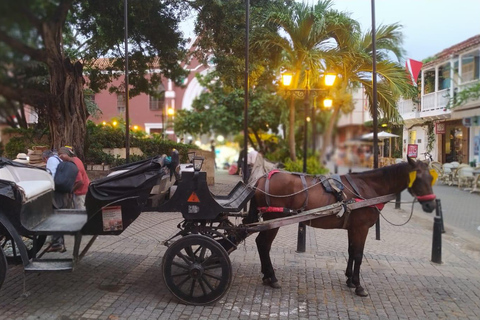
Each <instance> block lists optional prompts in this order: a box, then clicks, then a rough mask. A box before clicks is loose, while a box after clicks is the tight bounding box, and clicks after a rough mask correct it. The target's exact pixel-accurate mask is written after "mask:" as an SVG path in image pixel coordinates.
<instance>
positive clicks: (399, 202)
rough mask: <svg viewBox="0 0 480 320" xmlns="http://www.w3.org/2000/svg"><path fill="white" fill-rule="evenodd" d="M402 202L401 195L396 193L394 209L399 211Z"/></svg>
mask: <svg viewBox="0 0 480 320" xmlns="http://www.w3.org/2000/svg"><path fill="white" fill-rule="evenodd" d="M401 202H402V193H401V192H399V193H397V197H396V198H395V209H400V204H401Z"/></svg>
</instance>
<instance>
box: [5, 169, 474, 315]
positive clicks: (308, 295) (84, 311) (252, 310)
mask: <svg viewBox="0 0 480 320" xmlns="http://www.w3.org/2000/svg"><path fill="white" fill-rule="evenodd" d="M239 179H240V178H239V177H238V176H229V175H227V174H226V172H222V171H217V174H216V184H215V186H214V187H212V188H211V190H212V191H213V192H219V193H226V192H227V191H228V190H229V188H232V187H233V184H234V183H235V182H236V181H238V180H239ZM407 209H408V210H409V207H407V206H406V205H404V206H402V210H396V209H394V205H393V204H388V205H387V206H386V207H385V209H384V210H383V211H382V216H383V217H384V218H382V220H381V240H380V241H377V240H375V229H374V228H372V229H371V231H370V233H369V235H368V239H367V243H366V245H365V258H364V260H363V264H362V271H361V281H362V284H363V285H364V287H365V288H366V290H368V292H369V293H370V296H369V297H366V298H361V297H358V296H356V295H355V294H354V291H353V289H349V288H348V287H347V286H346V285H345V276H344V270H345V268H346V259H347V234H346V232H345V231H344V230H320V229H313V228H307V249H306V252H305V253H296V252H295V250H296V238H297V226H296V225H290V226H286V227H283V228H281V229H280V231H279V233H278V236H277V238H276V239H275V241H274V243H273V247H272V252H271V257H272V261H273V263H274V267H275V269H276V273H277V277H278V278H279V280H280V281H281V283H282V288H281V289H277V290H275V289H272V288H270V287H266V286H263V285H262V283H261V277H262V275H261V272H260V261H259V258H258V254H257V250H256V245H255V237H256V236H255V235H252V236H251V237H249V238H247V239H246V241H245V243H244V244H242V245H241V246H240V247H239V248H238V249H237V250H236V251H235V252H233V253H232V254H231V255H230V259H231V262H232V268H233V281H232V285H231V288H230V290H229V292H228V293H227V294H226V295H225V296H224V297H223V298H222V299H221V300H220V301H219V302H217V303H216V304H214V305H212V306H206V307H198V306H197V307H195V306H186V305H183V304H180V303H178V301H177V300H176V299H175V298H173V296H172V295H171V294H170V292H169V291H168V290H167V288H166V287H165V285H164V284H163V280H162V274H161V264H162V257H163V255H164V253H165V250H166V247H165V246H163V245H162V244H161V242H162V241H163V240H165V239H167V238H169V237H170V236H171V235H173V234H174V233H175V232H176V230H177V227H176V226H177V224H178V223H179V222H181V220H182V218H181V216H180V215H179V214H178V213H161V214H159V213H157V212H146V213H143V214H142V215H141V216H140V217H139V218H138V219H137V220H136V221H135V222H134V223H133V224H132V225H131V226H130V227H129V228H128V229H127V230H126V231H125V232H124V233H122V234H121V235H120V236H101V237H99V239H98V240H97V242H96V243H95V244H94V245H93V247H92V248H91V250H90V252H89V253H88V254H87V255H86V256H85V258H84V259H83V260H82V261H81V262H80V263H79V265H78V267H77V268H76V270H75V271H74V272H73V273H48V274H47V273H43V274H39V275H38V274H27V275H26V277H25V278H26V290H27V292H28V293H29V295H28V296H27V297H24V296H22V293H23V272H22V269H21V268H20V267H14V268H11V269H10V270H9V272H8V274H7V280H6V282H5V283H4V285H3V287H2V289H0V319H65V320H66V319H109V320H114V319H189V320H190V319H191V320H194V319H479V318H480V271H479V268H478V266H479V265H480V251H479V248H480V241H478V239H477V241H476V242H475V241H472V242H470V241H467V240H465V239H464V238H460V237H456V236H454V235H452V234H450V233H448V232H447V234H444V235H443V238H442V241H443V243H442V245H443V246H442V260H443V263H442V264H435V263H432V262H431V261H430V259H431V248H432V225H433V219H432V218H431V216H427V218H425V217H422V216H421V215H418V214H417V210H415V212H414V216H413V218H412V220H411V221H409V222H408V223H407V224H406V225H404V226H401V227H396V226H393V225H391V224H390V223H387V222H386V221H385V220H384V219H387V220H389V221H391V222H392V223H396V224H401V223H403V222H405V221H407V220H408V218H409V216H410V212H407ZM236 222H237V223H239V222H238V221H236ZM473 240H475V239H473ZM70 248H71V246H70V247H69V251H68V252H70V250H71V249H70ZM68 252H67V253H68ZM70 253H71V252H70Z"/></svg>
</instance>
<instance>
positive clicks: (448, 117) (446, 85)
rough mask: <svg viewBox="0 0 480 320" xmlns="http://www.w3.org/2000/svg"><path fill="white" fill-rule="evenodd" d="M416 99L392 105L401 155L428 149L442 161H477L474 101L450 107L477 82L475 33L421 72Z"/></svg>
mask: <svg viewBox="0 0 480 320" xmlns="http://www.w3.org/2000/svg"><path fill="white" fill-rule="evenodd" d="M420 77H421V87H419V92H420V95H419V98H418V99H414V100H402V101H400V102H399V104H398V109H399V112H400V114H401V115H402V117H403V119H404V130H403V146H404V148H403V156H404V158H405V157H406V156H407V154H411V155H413V154H415V153H416V154H417V156H418V157H419V158H420V159H422V158H423V156H422V153H424V152H427V151H429V149H431V152H430V153H431V154H432V156H433V160H435V161H439V162H442V163H445V162H452V161H458V162H460V163H467V164H468V163H471V162H473V161H475V162H476V163H477V164H478V163H480V155H479V145H480V98H478V94H477V98H472V99H469V100H468V101H464V102H463V103H462V104H461V105H458V106H452V102H454V101H457V100H456V99H458V98H459V97H460V95H461V93H462V92H463V91H465V90H468V89H469V88H472V87H475V86H477V87H478V85H479V82H480V35H477V36H475V37H472V38H470V39H467V40H465V41H463V42H460V43H458V44H456V45H454V46H452V47H450V48H447V49H445V50H443V51H442V52H440V53H438V54H436V55H435V56H434V57H433V59H432V60H430V61H429V62H426V63H424V64H423V66H422V69H421V75H420ZM429 144H430V145H429Z"/></svg>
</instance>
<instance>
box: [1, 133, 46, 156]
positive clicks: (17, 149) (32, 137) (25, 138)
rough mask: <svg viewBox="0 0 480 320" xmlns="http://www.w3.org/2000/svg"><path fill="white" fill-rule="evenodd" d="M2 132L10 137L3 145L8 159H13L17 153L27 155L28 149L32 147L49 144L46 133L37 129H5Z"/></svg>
mask: <svg viewBox="0 0 480 320" xmlns="http://www.w3.org/2000/svg"><path fill="white" fill-rule="evenodd" d="M3 132H4V133H5V134H10V135H11V136H12V137H11V138H10V140H9V141H8V143H7V144H6V145H5V156H6V157H7V158H9V159H15V158H16V156H17V154H18V153H22V152H23V153H27V151H28V149H32V148H33V146H39V145H43V146H48V145H49V144H50V142H49V137H48V131H47V130H42V129H40V128H38V127H32V128H28V129H24V128H7V129H4V131H3Z"/></svg>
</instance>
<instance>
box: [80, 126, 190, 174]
mask: <svg viewBox="0 0 480 320" xmlns="http://www.w3.org/2000/svg"><path fill="white" fill-rule="evenodd" d="M87 132H88V137H87V142H88V148H87V152H86V156H85V161H86V163H93V164H98V163H103V164H110V165H112V166H118V165H121V164H124V163H125V159H123V158H120V157H118V156H117V157H115V156H113V155H110V154H108V153H105V152H104V151H103V150H102V149H103V148H125V131H124V129H122V128H121V126H117V127H111V126H103V125H96V124H95V123H93V122H92V121H88V122H87ZM130 138H131V140H130V147H132V148H133V147H137V148H139V149H140V150H141V151H142V152H143V156H139V155H133V154H132V155H130V161H131V162H134V161H138V160H143V159H147V158H150V157H153V156H156V155H162V154H166V155H170V154H171V153H172V150H173V149H176V150H178V152H179V153H180V161H182V162H187V160H188V156H187V153H188V151H189V150H190V149H196V148H197V147H196V146H192V145H186V144H182V143H176V142H173V141H170V140H164V139H162V137H161V136H160V135H158V134H154V135H153V136H152V137H147V135H146V134H145V132H143V131H130Z"/></svg>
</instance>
